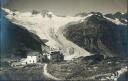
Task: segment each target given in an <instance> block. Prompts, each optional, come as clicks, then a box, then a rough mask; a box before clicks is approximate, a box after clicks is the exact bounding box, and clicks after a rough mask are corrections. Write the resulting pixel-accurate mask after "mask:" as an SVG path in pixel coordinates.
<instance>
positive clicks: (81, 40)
mask: <svg viewBox="0 0 128 81" xmlns="http://www.w3.org/2000/svg"><path fill="white" fill-rule="evenodd" d="M63 33H64V36H65V37H66V38H67V39H69V40H70V41H72V42H74V43H75V44H77V45H79V46H80V47H82V48H84V49H86V50H88V51H89V52H92V53H95V54H105V55H111V56H113V55H117V56H118V55H120V56H128V51H127V50H128V41H127V40H128V27H127V26H124V25H116V24H114V23H112V22H110V21H108V20H107V19H105V18H104V17H103V16H102V15H97V14H94V15H92V16H91V17H89V18H87V19H86V20H84V22H81V23H77V24H69V25H68V26H67V27H66V28H65V29H64V32H63Z"/></svg>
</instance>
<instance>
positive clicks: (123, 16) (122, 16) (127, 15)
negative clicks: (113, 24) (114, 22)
mask: <svg viewBox="0 0 128 81" xmlns="http://www.w3.org/2000/svg"><path fill="white" fill-rule="evenodd" d="M105 16H106V17H108V18H111V19H116V18H117V19H119V20H120V22H122V23H124V24H128V13H124V14H122V13H120V12H117V13H115V14H106V15H105ZM126 20H127V21H126Z"/></svg>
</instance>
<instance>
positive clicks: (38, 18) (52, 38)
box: [3, 9, 126, 60]
mask: <svg viewBox="0 0 128 81" xmlns="http://www.w3.org/2000/svg"><path fill="white" fill-rule="evenodd" d="M3 10H4V11H5V12H6V13H7V15H6V17H7V19H9V20H10V21H11V22H12V23H13V24H16V25H19V27H20V28H23V29H26V30H27V31H28V32H30V33H33V34H35V35H36V36H38V37H39V39H40V40H44V39H45V40H48V41H47V42H46V43H45V44H46V45H47V46H49V47H50V48H54V49H56V50H60V49H61V51H63V52H64V55H65V59H67V60H70V59H72V58H77V57H81V56H89V55H92V52H91V51H92V50H90V48H88V49H89V50H88V51H87V50H86V48H84V47H81V46H80V45H79V44H77V43H76V42H74V41H73V40H70V39H68V37H66V36H64V33H65V31H64V30H65V29H66V28H68V27H69V26H73V28H75V29H77V24H81V25H80V26H79V27H82V26H85V27H86V25H85V24H83V23H86V24H89V25H91V24H90V23H89V22H97V21H96V20H95V19H93V18H94V16H96V17H97V18H98V20H100V21H102V20H103V21H107V22H111V24H113V25H123V26H126V23H122V22H120V21H117V19H113V18H110V17H106V16H103V15H102V14H101V13H95V12H92V13H88V14H87V15H86V16H74V17H72V16H66V17H62V16H56V15H55V14H54V13H52V12H50V11H47V10H44V11H42V12H39V13H37V12H36V11H33V12H24V13H21V12H18V11H15V12H13V11H10V10H9V9H3ZM95 24H96V26H97V25H98V26H99V25H101V24H102V25H105V24H103V23H102V22H101V24H99V23H92V25H95ZM108 24H109V23H108ZM111 24H110V25H107V26H111ZM95 28H96V29H97V28H98V27H95ZM110 28H111V27H110ZM78 29H79V28H78ZM92 29H93V28H92ZM69 30H70V29H69ZM89 31H93V30H91V29H90V28H89V30H88V31H87V32H89ZM105 31H106V30H105ZM76 32H78V33H79V32H81V31H72V32H71V34H73V33H74V34H75V33H76ZM94 32H95V31H94ZM90 33H93V32H90ZM69 34H70V33H69ZM85 34H86V32H85ZM77 35H78V34H77ZM77 35H76V36H77ZM78 36H80V35H78ZM72 38H73V39H75V36H74V37H72ZM79 39H81V36H80V38H79V37H78V40H79ZM78 40H77V41H78ZM79 42H80V41H79ZM101 42H104V41H101ZM89 44H90V45H93V43H89ZM96 44H97V43H96ZM83 45H84V44H83ZM90 45H89V46H90ZM94 50H95V49H94Z"/></svg>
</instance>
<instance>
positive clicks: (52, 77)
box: [43, 64, 60, 80]
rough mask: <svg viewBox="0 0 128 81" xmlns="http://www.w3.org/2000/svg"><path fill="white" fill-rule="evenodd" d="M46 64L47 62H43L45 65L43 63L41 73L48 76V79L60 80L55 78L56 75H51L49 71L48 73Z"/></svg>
mask: <svg viewBox="0 0 128 81" xmlns="http://www.w3.org/2000/svg"><path fill="white" fill-rule="evenodd" d="M47 66H48V64H45V65H44V69H43V74H44V75H45V76H46V77H48V78H50V79H53V80H60V79H59V78H56V77H54V76H52V75H51V74H50V73H48V70H47Z"/></svg>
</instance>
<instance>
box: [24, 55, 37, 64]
mask: <svg viewBox="0 0 128 81" xmlns="http://www.w3.org/2000/svg"><path fill="white" fill-rule="evenodd" d="M37 61H38V56H27V58H26V59H25V60H24V61H23V62H22V64H33V63H37Z"/></svg>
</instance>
